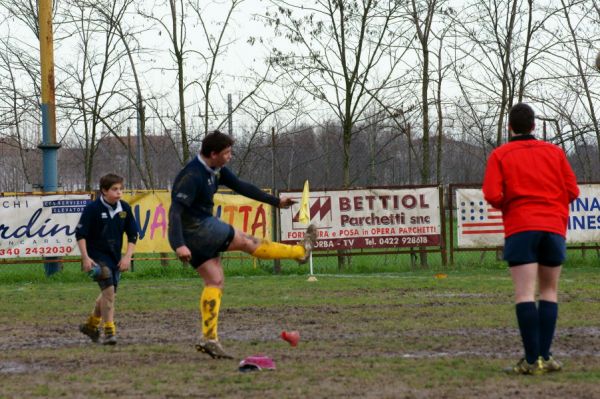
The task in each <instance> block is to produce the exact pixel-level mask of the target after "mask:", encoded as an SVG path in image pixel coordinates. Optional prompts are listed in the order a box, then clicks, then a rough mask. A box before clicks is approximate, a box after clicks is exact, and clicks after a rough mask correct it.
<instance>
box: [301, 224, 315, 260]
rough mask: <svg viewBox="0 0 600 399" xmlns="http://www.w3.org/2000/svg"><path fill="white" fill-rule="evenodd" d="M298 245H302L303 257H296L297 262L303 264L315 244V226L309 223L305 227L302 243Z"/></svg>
mask: <svg viewBox="0 0 600 399" xmlns="http://www.w3.org/2000/svg"><path fill="white" fill-rule="evenodd" d="M300 245H302V246H303V247H304V257H303V258H302V259H298V263H300V264H303V263H306V261H307V260H308V258H309V257H310V254H311V252H312V251H313V249H314V248H315V247H316V246H317V226H315V225H314V224H310V225H309V226H308V227H307V228H306V232H305V233H304V238H303V239H302V243H301V244H300Z"/></svg>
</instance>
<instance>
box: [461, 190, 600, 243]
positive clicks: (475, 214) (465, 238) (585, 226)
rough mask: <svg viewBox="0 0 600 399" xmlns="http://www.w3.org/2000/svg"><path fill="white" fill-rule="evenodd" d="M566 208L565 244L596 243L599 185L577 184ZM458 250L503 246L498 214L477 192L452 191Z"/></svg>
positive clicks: (599, 234)
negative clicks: (577, 195)
mask: <svg viewBox="0 0 600 399" xmlns="http://www.w3.org/2000/svg"><path fill="white" fill-rule="evenodd" d="M579 190H580V194H579V198H577V199H576V200H575V201H573V202H572V203H571V204H570V205H569V220H568V224H567V244H580V243H597V242H600V185H599V184H580V185H579ZM456 209H457V233H458V247H459V248H474V247H475V248H476V247H486V246H502V245H504V227H503V224H502V212H501V211H500V210H498V209H495V208H492V207H491V206H490V205H489V204H488V203H487V202H486V201H485V200H484V199H483V191H482V190H481V189H456Z"/></svg>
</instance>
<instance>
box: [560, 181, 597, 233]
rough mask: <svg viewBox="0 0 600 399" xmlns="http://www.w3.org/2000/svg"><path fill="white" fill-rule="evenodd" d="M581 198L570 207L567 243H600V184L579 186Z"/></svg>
mask: <svg viewBox="0 0 600 399" xmlns="http://www.w3.org/2000/svg"><path fill="white" fill-rule="evenodd" d="M578 186H579V191H580V193H579V198H577V199H576V200H575V201H573V202H571V205H569V225H568V226H569V228H568V230H567V243H584V242H593V243H596V244H597V243H599V242H600V184H579V185H578Z"/></svg>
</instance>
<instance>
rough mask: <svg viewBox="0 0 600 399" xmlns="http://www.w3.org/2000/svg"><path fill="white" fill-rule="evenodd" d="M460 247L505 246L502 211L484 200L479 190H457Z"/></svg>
mask: <svg viewBox="0 0 600 399" xmlns="http://www.w3.org/2000/svg"><path fill="white" fill-rule="evenodd" d="M456 221H457V235H458V237H457V238H458V247H459V248H469V247H482V246H484V247H485V246H496V245H504V225H503V223H502V211H501V210H499V209H496V208H493V207H492V206H491V205H490V204H488V203H487V202H486V200H484V199H483V191H481V189H479V188H460V189H457V190H456Z"/></svg>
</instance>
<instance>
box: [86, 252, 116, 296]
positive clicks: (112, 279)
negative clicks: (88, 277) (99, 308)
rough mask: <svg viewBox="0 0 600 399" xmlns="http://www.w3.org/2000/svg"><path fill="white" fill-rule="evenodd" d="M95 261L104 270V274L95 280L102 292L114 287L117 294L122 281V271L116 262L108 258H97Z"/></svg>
mask: <svg viewBox="0 0 600 399" xmlns="http://www.w3.org/2000/svg"><path fill="white" fill-rule="evenodd" d="M93 259H94V261H95V262H96V264H97V265H98V266H100V267H101V268H102V273H101V275H100V276H99V277H97V278H96V279H95V281H96V282H97V283H98V286H99V287H100V289H101V290H103V289H105V288H108V287H110V286H111V285H113V286H114V287H115V292H117V286H118V285H119V280H121V271H120V270H119V266H117V264H116V263H115V261H114V260H113V259H112V258H110V257H108V256H95V257H94V258H93Z"/></svg>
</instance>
